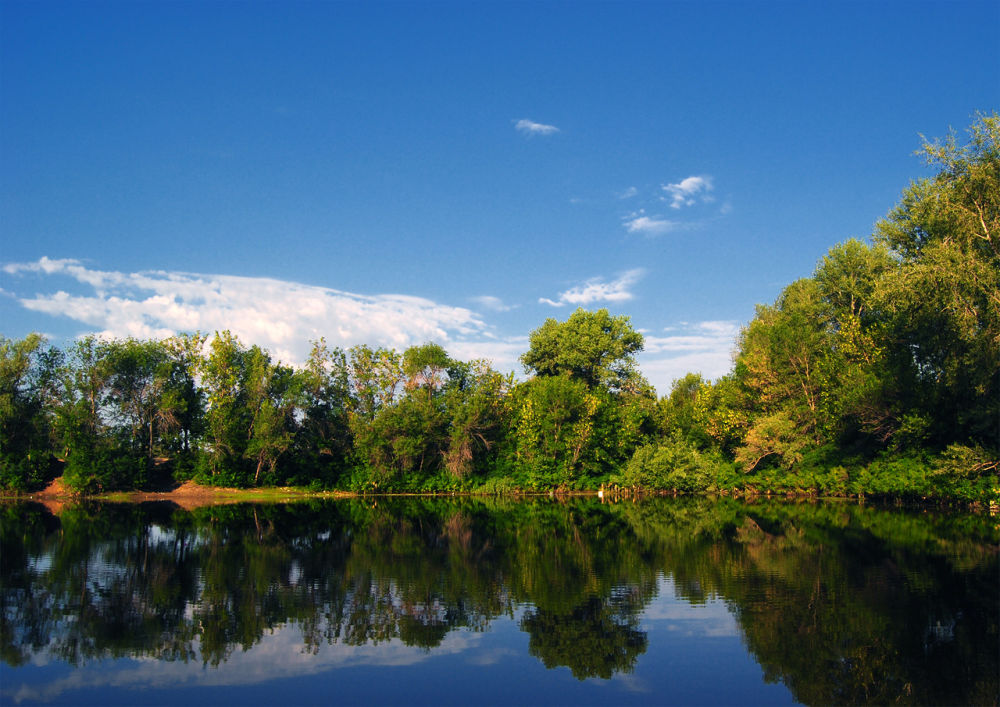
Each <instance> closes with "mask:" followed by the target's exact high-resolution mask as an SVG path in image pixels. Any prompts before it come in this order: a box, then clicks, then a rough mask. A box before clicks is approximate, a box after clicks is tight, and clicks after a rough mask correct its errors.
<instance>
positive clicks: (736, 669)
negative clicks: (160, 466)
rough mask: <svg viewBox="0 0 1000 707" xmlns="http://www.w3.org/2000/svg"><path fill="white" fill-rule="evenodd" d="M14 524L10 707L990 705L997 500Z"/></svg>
mask: <svg viewBox="0 0 1000 707" xmlns="http://www.w3.org/2000/svg"><path fill="white" fill-rule="evenodd" d="M0 540H2V553H0V565H2V567H0V570H2V577H0V601H2V626H0V628H2V632H0V651H2V654H0V658H2V662H0V699H2V701H3V702H4V703H5V704H10V703H26V704H30V703H34V702H36V701H41V702H51V703H69V704H101V705H105V704H137V703H141V704H164V703H169V704H192V705H194V704H241V705H247V704H261V703H263V704H282V705H295V704H318V703H323V704H380V703H395V704H435V705H437V704H594V703H597V704H630V703H638V704H755V703H756V704H768V705H772V704H784V703H792V702H801V703H806V704H837V703H849V704H859V703H874V704H894V703H904V704H907V703H924V704H993V703H995V702H996V701H997V694H998V653H1000V643H998V613H1000V608H998V607H1000V574H998V571H1000V570H998V548H997V541H998V531H997V519H996V518H990V517H986V516H971V515H950V514H944V513H931V512H921V511H912V510H911V511H907V510H900V509H892V510H879V509H873V508H867V507H861V506H858V505H850V504H782V503H759V504H743V503H740V502H736V501H731V500H725V501H718V502H709V501H700V500H670V499H657V500H651V501H647V502H642V503H631V502H628V503H617V504H602V503H600V502H598V501H596V500H572V501H568V502H560V501H554V500H549V499H545V500H534V501H523V502H493V501H469V500H462V501H454V502H451V501H440V500H429V499H382V500H379V501H378V502H377V503H376V502H374V501H371V500H369V501H367V502H364V501H361V500H349V501H331V502H308V503H297V504H291V505H239V506H225V507H215V508H208V509H202V510H197V511H193V512H187V511H183V510H179V509H178V508H177V507H176V506H173V505H170V504H143V505H127V504H106V505H96V504H93V505H80V506H75V507H70V508H64V509H59V512H58V514H57V515H56V514H53V513H51V512H50V511H49V510H48V509H46V508H45V507H43V506H40V505H34V504H7V505H3V506H0Z"/></svg>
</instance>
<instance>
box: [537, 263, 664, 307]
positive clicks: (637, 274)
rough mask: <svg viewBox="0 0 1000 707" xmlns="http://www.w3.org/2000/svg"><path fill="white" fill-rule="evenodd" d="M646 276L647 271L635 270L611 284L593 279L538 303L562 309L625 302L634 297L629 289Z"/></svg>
mask: <svg viewBox="0 0 1000 707" xmlns="http://www.w3.org/2000/svg"><path fill="white" fill-rule="evenodd" d="M644 274H645V271H644V270H643V269H642V268H635V269H633V270H628V271H626V272H624V273H622V274H621V276H619V277H618V278H617V279H615V280H611V281H610V282H606V281H604V280H602V279H601V278H591V279H590V280H587V281H586V282H584V283H583V284H582V285H577V286H576V287H571V288H570V289H568V290H566V291H565V292H562V293H560V294H559V298H558V299H556V300H551V299H549V298H548V297H541V298H539V300H538V301H539V302H541V303H542V304H548V305H551V306H553V307H562V306H564V305H567V304H576V305H584V304H592V303H594V302H625V301H627V300H630V299H632V297H633V295H632V293H631V292H630V291H629V288H630V287H632V285H634V284H635V283H636V282H638V281H639V279H640V278H642V276H643V275H644Z"/></svg>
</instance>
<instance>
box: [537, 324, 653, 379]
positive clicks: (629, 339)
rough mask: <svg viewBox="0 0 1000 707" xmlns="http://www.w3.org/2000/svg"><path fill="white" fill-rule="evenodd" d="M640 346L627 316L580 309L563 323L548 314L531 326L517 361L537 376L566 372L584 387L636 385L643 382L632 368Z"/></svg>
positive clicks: (638, 334) (641, 342)
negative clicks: (538, 322) (532, 328)
mask: <svg viewBox="0 0 1000 707" xmlns="http://www.w3.org/2000/svg"><path fill="white" fill-rule="evenodd" d="M642 347H643V338H642V334H640V333H639V332H637V331H635V330H634V329H633V328H632V325H631V323H630V321H629V318H628V317H625V316H619V317H613V316H611V315H610V314H608V310H606V309H601V310H598V311H596V312H588V311H586V310H584V309H582V308H581V309H578V310H576V311H575V312H573V314H571V315H570V317H569V319H567V320H566V321H565V322H561V323H560V322H558V321H556V320H555V319H547V320H546V321H545V323H544V324H543V325H542V326H541V327H539V328H538V329H536V330H535V331H533V332H532V333H531V339H530V348H529V349H528V351H527V353H525V354H524V355H523V356H522V357H521V363H523V364H524V367H525V369H526V370H527V371H528V372H529V373H535V374H537V375H539V376H558V375H570V376H573V377H574V378H578V379H579V380H582V381H583V382H584V383H585V384H586V385H587V386H588V387H597V386H601V387H605V388H608V389H609V390H613V391H619V390H638V389H640V388H642V387H645V385H646V384H645V381H644V380H643V379H642V377H641V376H640V375H639V372H638V370H637V369H636V367H635V354H637V353H638V352H640V351H642Z"/></svg>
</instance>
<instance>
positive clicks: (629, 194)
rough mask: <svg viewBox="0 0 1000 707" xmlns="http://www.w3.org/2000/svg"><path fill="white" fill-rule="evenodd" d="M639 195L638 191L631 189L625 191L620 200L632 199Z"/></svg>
mask: <svg viewBox="0 0 1000 707" xmlns="http://www.w3.org/2000/svg"><path fill="white" fill-rule="evenodd" d="M638 193H639V190H638V189H636V188H635V187H629V188H628V189H626V190H625V191H623V192H622V193H621V194H619V195H618V198H619V199H631V198H632V197H633V196H635V195H636V194H638Z"/></svg>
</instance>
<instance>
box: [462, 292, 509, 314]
mask: <svg viewBox="0 0 1000 707" xmlns="http://www.w3.org/2000/svg"><path fill="white" fill-rule="evenodd" d="M472 301H473V302H475V303H476V304H478V305H479V306H480V307H484V308H485V309H490V310H493V311H494V312H509V311H510V310H512V309H517V305H516V304H504V301H503V300H502V299H500V298H499V297H493V296H492V295H480V296H479V297H473V298H472Z"/></svg>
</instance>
